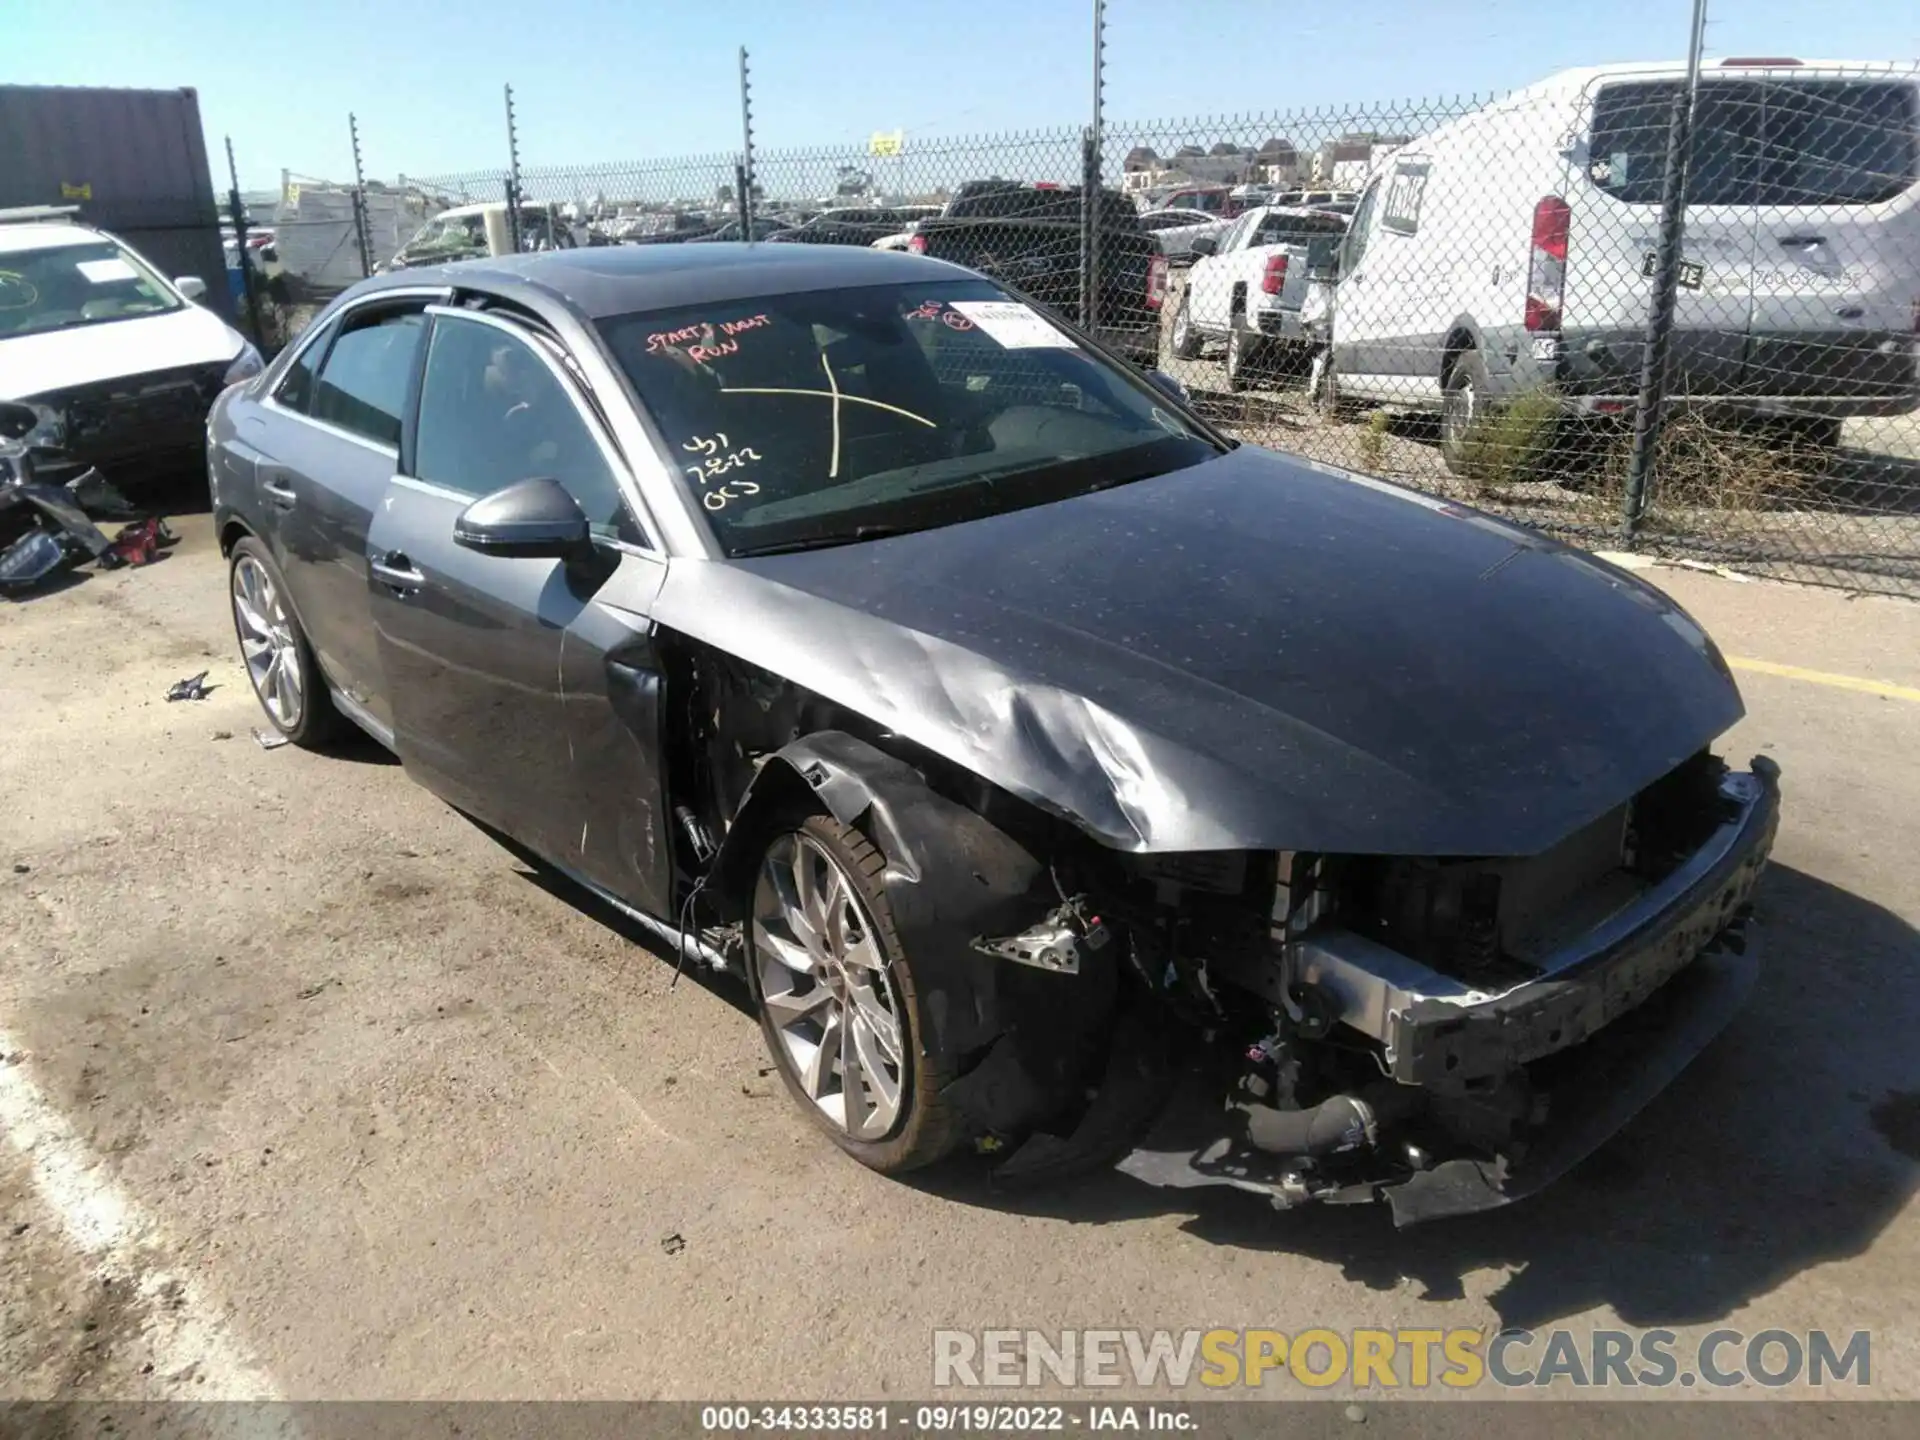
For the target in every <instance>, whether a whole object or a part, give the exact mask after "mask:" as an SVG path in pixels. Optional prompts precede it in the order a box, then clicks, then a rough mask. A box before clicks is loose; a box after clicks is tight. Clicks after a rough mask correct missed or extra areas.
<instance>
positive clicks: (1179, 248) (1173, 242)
mask: <svg viewBox="0 0 1920 1440" xmlns="http://www.w3.org/2000/svg"><path fill="white" fill-rule="evenodd" d="M1231 224H1233V222H1232V221H1231V220H1227V219H1224V218H1223V217H1221V216H1219V215H1209V214H1208V213H1207V212H1206V211H1204V210H1149V211H1147V212H1146V213H1145V214H1144V215H1142V216H1141V217H1140V228H1141V229H1142V230H1144V231H1146V232H1147V233H1148V234H1149V235H1151V236H1153V240H1154V243H1155V244H1156V245H1158V246H1159V247H1160V253H1161V254H1162V255H1164V256H1166V257H1167V263H1168V264H1171V265H1184V264H1186V263H1188V262H1189V261H1191V260H1192V259H1193V258H1194V250H1193V242H1194V241H1195V240H1198V239H1199V238H1200V237H1201V236H1203V235H1210V236H1213V237H1214V238H1215V239H1218V238H1219V237H1220V235H1221V234H1223V233H1224V232H1225V231H1226V229H1227V227H1228V226H1229V225H1231Z"/></svg>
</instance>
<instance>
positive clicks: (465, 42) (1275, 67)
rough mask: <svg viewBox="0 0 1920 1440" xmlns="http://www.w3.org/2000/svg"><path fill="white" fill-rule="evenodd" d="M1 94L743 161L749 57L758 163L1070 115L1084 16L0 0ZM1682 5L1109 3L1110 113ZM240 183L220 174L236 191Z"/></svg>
mask: <svg viewBox="0 0 1920 1440" xmlns="http://www.w3.org/2000/svg"><path fill="white" fill-rule="evenodd" d="M4 3H5V8H6V10H7V12H8V14H7V18H6V20H5V22H4V39H0V81H4V82H11V83H22V84H25V83H38V84H67V85H141V86H177V85H192V86H195V87H197V88H198V90H199V91H200V96H201V113H202V117H203V119H204V121H205V123H206V128H207V133H208V139H209V142H210V144H209V149H210V150H213V149H215V148H216V147H217V146H218V145H219V143H220V139H221V137H222V136H223V135H228V134H230V135H232V137H233V141H234V145H235V147H236V149H237V150H238V152H239V155H240V165H241V181H242V183H243V185H246V186H248V187H249V188H253V187H266V186H272V185H277V184H278V182H279V176H280V169H281V167H282V166H285V167H287V168H289V169H292V170H295V171H298V172H302V173H305V174H310V175H322V176H327V177H330V178H343V177H347V176H350V175H351V173H352V161H351V156H350V154H349V150H348V144H347V123H346V116H347V112H348V111H350V110H351V111H354V112H355V113H356V114H358V116H359V119H360V128H361V137H362V148H363V150H364V153H365V157H366V163H367V171H368V174H369V175H372V176H387V177H391V176H393V175H395V174H397V173H400V172H407V173H410V174H415V175H421V174H432V173H437V172H442V171H449V170H460V169H469V168H482V167H491V166H497V165H500V164H503V163H504V151H505V141H504V137H503V122H502V117H501V97H500V87H501V84H502V82H505V81H511V82H512V83H513V86H514V93H515V98H516V108H517V109H518V112H519V116H520V125H521V155H522V159H523V160H524V161H525V162H526V163H529V164H541V163H558V162H569V163H571V162H588V161H603V160H626V159H645V158H651V157H655V156H661V157H665V156H674V155H683V154H689V153H697V152H708V151H731V150H734V149H737V148H738V145H739V135H740V116H739V105H738V92H737V89H736V85H735V73H736V71H735V58H734V57H735V51H736V49H737V48H738V46H740V45H741V44H745V45H747V46H748V47H749V49H750V50H751V51H752V52H753V63H754V73H755V84H754V96H755V102H756V103H755V110H756V130H757V132H758V136H759V140H760V144H761V146H762V147H763V149H765V148H780V147H784V146H795V145H811V144H825V143H834V142H846V141H858V140H862V139H864V137H865V136H867V135H868V134H869V133H871V132H872V131H875V130H891V129H894V128H896V127H901V128H905V129H906V130H907V131H908V135H909V143H911V140H912V137H914V136H916V135H917V136H921V137H930V136H936V135H942V134H944V135H955V134H970V133H974V132H981V131H998V130H1006V129H1019V128H1030V127H1040V126H1056V125H1062V124H1077V123H1080V122H1081V121H1082V120H1083V119H1084V117H1085V114H1086V111H1087V106H1088V95H1089V79H1088V73H1089V66H1090V51H1091V41H1090V39H1089V28H1090V16H1091V14H1092V9H1093V6H1092V3H1091V0H885V3H882V0H459V3H448V0H413V3H408V0H158V3H156V0H4ZM1709 15H1710V21H1709V26H1708V32H1707V33H1708V53H1709V54H1710V55H1714V54H1717V55H1722V56H1724V55H1730V54H1753V53H1763V54H1789V55H1803V56H1821V57H1838V58H1846V59H1911V58H1913V57H1914V56H1915V55H1916V54H1920V5H1916V4H1913V3H1912V0H1906V3H1901V0H1710V3H1709ZM1687 16H1688V0H1588V3H1566V0H1560V3H1553V0H1426V3H1418V0H1108V4H1107V24H1108V47H1107V57H1108V77H1109V82H1108V92H1107V95H1108V99H1107V104H1108V114H1109V116H1111V117H1114V118H1129V119H1157V118H1163V117H1164V118H1171V117H1180V116H1195V115H1214V114H1221V113H1245V112H1254V111H1296V110H1301V109H1306V108H1311V107H1317V106H1322V105H1338V104H1345V103H1350V102H1364V101H1382V100H1394V99H1403V98H1412V97H1416V96H1431V95H1440V94H1448V95H1451V94H1455V93H1463V92H1471V91H1485V90H1493V89H1508V88H1511V87H1513V86H1517V85H1522V84H1525V83H1526V82H1528V81H1530V80H1534V79H1537V78H1539V77H1540V76H1543V75H1546V74H1549V73H1551V72H1552V71H1554V70H1558V69H1561V68H1564V67H1566V66H1570V65H1580V64H1592V63H1599V62H1605V61H1615V60H1646V59H1665V58H1675V57H1678V56H1680V55H1682V54H1684V53H1685V46H1686V33H1687ZM219 178H220V179H221V180H222V181H224V178H225V177H224V174H222V175H221V176H220V177H219Z"/></svg>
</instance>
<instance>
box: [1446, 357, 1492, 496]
mask: <svg viewBox="0 0 1920 1440" xmlns="http://www.w3.org/2000/svg"><path fill="white" fill-rule="evenodd" d="M1486 395H1487V365H1486V362H1485V361H1484V360H1482V359H1481V358H1480V352H1479V351H1478V350H1467V351H1465V352H1463V353H1462V354H1461V355H1460V356H1459V357H1458V358H1457V359H1456V360H1455V361H1454V362H1453V365H1452V367H1451V368H1450V369H1449V370H1448V371H1447V378H1446V381H1445V382H1444V384H1443V385H1442V386H1441V390H1440V458H1441V460H1443V461H1444V462H1446V467H1447V470H1448V472H1449V473H1451V474H1454V475H1459V476H1463V477H1464V476H1466V473H1467V471H1468V470H1470V469H1471V468H1472V464H1473V462H1472V457H1471V455H1470V453H1469V445H1468V437H1470V436H1471V435H1472V434H1473V427H1474V426H1475V425H1477V424H1478V423H1479V422H1480V419H1481V413H1480V412H1481V407H1482V406H1484V405H1485V403H1486Z"/></svg>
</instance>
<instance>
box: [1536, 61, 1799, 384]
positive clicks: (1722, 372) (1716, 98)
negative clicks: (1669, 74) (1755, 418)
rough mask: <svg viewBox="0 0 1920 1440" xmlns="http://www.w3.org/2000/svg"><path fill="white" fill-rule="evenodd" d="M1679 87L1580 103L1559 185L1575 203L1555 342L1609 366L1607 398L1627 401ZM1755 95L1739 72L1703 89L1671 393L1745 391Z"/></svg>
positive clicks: (1757, 151) (1639, 86)
mask: <svg viewBox="0 0 1920 1440" xmlns="http://www.w3.org/2000/svg"><path fill="white" fill-rule="evenodd" d="M1685 84H1686V82H1685V81H1684V80H1683V79H1678V78H1672V79H1657V80H1631V79H1629V80H1618V81H1612V82H1609V83H1607V84H1603V85H1601V86H1600V87H1599V88H1598V89H1597V90H1596V91H1595V92H1594V94H1593V96H1592V98H1591V101H1590V102H1589V108H1588V112H1587V117H1586V134H1587V144H1586V148H1585V151H1584V161H1585V163H1584V167H1582V166H1579V165H1575V166H1574V167H1573V168H1572V169H1571V172H1570V173H1569V174H1568V176H1567V178H1566V181H1565V189H1566V191H1567V193H1568V194H1569V197H1570V198H1571V199H1572V200H1573V202H1574V203H1573V204H1572V207H1571V211H1570V217H1569V228H1568V235H1567V245H1566V279H1565V293H1566V310H1565V315H1564V329H1563V331H1562V334H1561V343H1562V345H1563V346H1564V347H1565V349H1566V350H1567V351H1568V352H1570V353H1576V354H1587V353H1593V354H1596V355H1597V356H1599V357H1601V358H1602V360H1603V362H1605V363H1606V364H1607V369H1606V370H1605V371H1604V372H1603V373H1602V374H1601V375H1599V376H1596V377H1595V380H1594V383H1595V384H1597V385H1598V386H1599V388H1601V389H1604V390H1611V391H1613V392H1614V393H1631V392H1632V390H1633V388H1634V387H1636V386H1637V385H1638V383H1639V366H1640V352H1641V346H1642V343H1643V336H1644V335H1645V332H1646V325H1647V310H1648V306H1649V304H1650V302H1651V299H1652V296H1653V288H1654V277H1655V272H1656V268H1657V263H1658V258H1659V251H1660V206H1661V194H1662V190H1663V188H1664V184H1665V179H1666V169H1667V131H1668V126H1669V123H1670V120H1671V117H1672V107H1673V102H1674V99H1675V97H1676V96H1677V95H1678V94H1679V93H1680V92H1681V91H1682V90H1683V89H1684V88H1685ZM1760 93H1761V92H1760V89H1759V87H1758V86H1757V85H1756V84H1755V83H1754V82H1752V81H1750V80H1747V79H1742V78H1739V77H1737V76H1736V77H1719V76H1715V77H1709V78H1708V79H1706V80H1703V81H1702V82H1701V85H1700V93H1699V99H1698V103H1697V104H1696V106H1695V109H1694V115H1693V129H1692V132H1691V139H1690V142H1689V157H1688V161H1687V171H1686V176H1687V208H1686V227H1685V230H1684V232H1683V235H1682V239H1681V267H1680V272H1679V276H1678V284H1677V288H1676V289H1675V291H1674V304H1673V333H1672V336H1671V339H1670V341H1669V350H1668V359H1667V365H1668V372H1667V373H1668V380H1669V383H1670V384H1671V386H1672V388H1673V391H1674V393H1676V394H1688V395H1696V396H1701V397H1710V396H1729V395H1737V394H1739V393H1740V391H1741V390H1742V388H1743V385H1744V377H1745V370H1746V349H1747V330H1748V326H1749V322H1750V314H1751V310H1752V306H1753V240H1754V207H1753V199H1754V186H1755V181H1756V170H1757V166H1758V163H1759V160H1760V156H1761V148H1762V147H1761V133H1760V121H1761V109H1762V107H1761V104H1760ZM1576 158H1579V152H1576Z"/></svg>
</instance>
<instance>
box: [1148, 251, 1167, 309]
mask: <svg viewBox="0 0 1920 1440" xmlns="http://www.w3.org/2000/svg"><path fill="white" fill-rule="evenodd" d="M1166 301H1167V257H1166V256H1164V255H1156V256H1154V257H1153V258H1152V259H1151V260H1149V261H1148V262H1147V308H1148V309H1149V310H1158V309H1159V308H1160V307H1161V306H1162V305H1164V304H1166Z"/></svg>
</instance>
